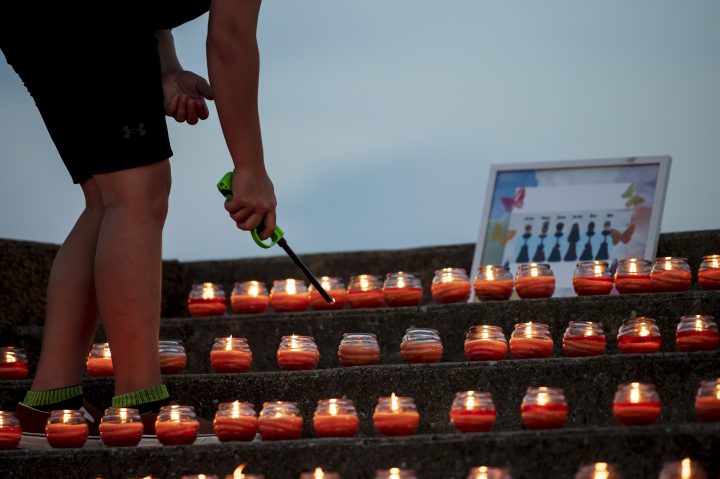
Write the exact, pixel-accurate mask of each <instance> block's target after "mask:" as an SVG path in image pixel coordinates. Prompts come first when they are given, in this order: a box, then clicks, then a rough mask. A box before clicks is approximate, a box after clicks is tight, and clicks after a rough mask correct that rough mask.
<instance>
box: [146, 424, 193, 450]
mask: <svg viewBox="0 0 720 479" xmlns="http://www.w3.org/2000/svg"><path fill="white" fill-rule="evenodd" d="M198 429H200V423H198V422H197V421H194V420H193V421H165V422H158V423H156V424H155V433H156V434H157V438H158V441H160V443H161V444H162V445H163V446H179V445H184V444H192V443H194V442H195V439H196V438H197V433H198Z"/></svg>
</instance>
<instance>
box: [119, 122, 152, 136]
mask: <svg viewBox="0 0 720 479" xmlns="http://www.w3.org/2000/svg"><path fill="white" fill-rule="evenodd" d="M123 131H124V132H125V134H124V135H123V138H125V139H126V140H129V139H130V137H132V136H133V135H138V136H145V134H146V133H147V132H146V131H145V123H138V126H137V128H130V126H129V125H125V126H123Z"/></svg>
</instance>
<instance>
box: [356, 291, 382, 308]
mask: <svg viewBox="0 0 720 479" xmlns="http://www.w3.org/2000/svg"><path fill="white" fill-rule="evenodd" d="M347 302H348V304H349V305H350V307H351V308H380V307H382V306H383V305H384V304H385V300H384V299H383V293H382V291H380V290H379V289H373V290H370V291H353V290H350V291H348V293H347Z"/></svg>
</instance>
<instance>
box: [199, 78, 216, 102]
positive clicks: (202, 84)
mask: <svg viewBox="0 0 720 479" xmlns="http://www.w3.org/2000/svg"><path fill="white" fill-rule="evenodd" d="M195 88H197V91H198V92H199V93H200V94H202V96H204V97H205V98H207V99H208V100H214V99H215V96H214V95H213V91H212V88H210V84H209V83H208V82H207V81H206V80H205V79H204V78H203V77H201V76H198V78H197V81H196V82H195Z"/></svg>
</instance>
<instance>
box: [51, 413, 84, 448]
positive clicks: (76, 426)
mask: <svg viewBox="0 0 720 479" xmlns="http://www.w3.org/2000/svg"><path fill="white" fill-rule="evenodd" d="M45 435H46V436H47V441H48V444H50V447H54V448H69V447H83V445H84V444H85V441H87V438H88V425H87V422H86V421H85V416H84V415H83V413H82V411H76V410H72V409H62V410H58V411H52V412H51V413H50V417H49V418H48V420H47V424H46V425H45Z"/></svg>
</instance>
